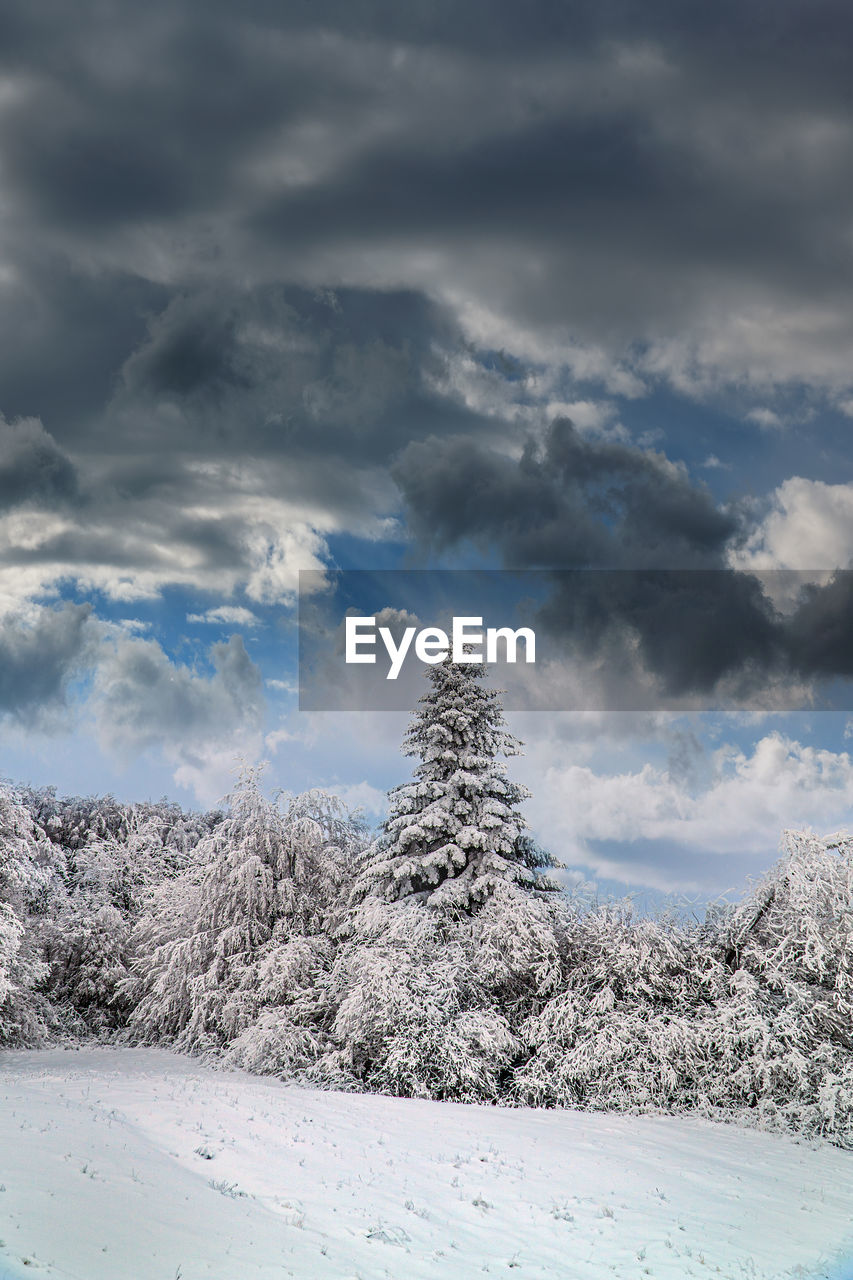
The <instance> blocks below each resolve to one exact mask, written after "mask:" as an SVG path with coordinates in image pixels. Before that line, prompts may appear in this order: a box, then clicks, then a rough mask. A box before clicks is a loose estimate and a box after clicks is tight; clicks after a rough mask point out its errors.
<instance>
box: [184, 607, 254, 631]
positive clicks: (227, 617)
mask: <svg viewBox="0 0 853 1280" xmlns="http://www.w3.org/2000/svg"><path fill="white" fill-rule="evenodd" d="M187 622H202V623H204V622H209V623H211V624H214V625H216V624H220V623H222V624H224V625H225V626H235V627H256V626H257V625H258V622H259V619H258V617H257V616H256V615H255V614H254V613H252V611H251V609H244V608H243V607H242V605H231V604H222V605H219V606H217V608H215V609H208V610H206V612H205V613H188V614H187Z"/></svg>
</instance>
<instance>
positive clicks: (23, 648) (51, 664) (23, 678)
mask: <svg viewBox="0 0 853 1280" xmlns="http://www.w3.org/2000/svg"><path fill="white" fill-rule="evenodd" d="M90 613H91V609H90V607H89V606H88V605H72V604H66V605H63V606H62V607H61V608H57V609H40V610H38V611H37V612H36V613H35V616H24V617H22V616H20V615H16V614H12V615H6V616H5V617H4V618H3V619H2V621H0V715H8V716H11V717H12V718H14V719H16V720H17V721H19V722H20V723H21V724H23V725H25V726H28V727H30V728H33V727H38V726H39V725H40V724H42V723H44V721H45V718H46V717H49V716H50V715H51V714H52V713H55V712H58V711H59V710H61V708H62V707H63V706H64V702H65V691H66V686H67V684H68V681H69V680H70V679H71V678H72V677H73V676H74V675H75V674H76V673H77V672H78V671H79V670H80V668H81V665H82V664H83V662H84V659H85V658H86V655H87V654H88V653H89V651H90V645H91V636H90V626H89V625H88V620H89V615H90Z"/></svg>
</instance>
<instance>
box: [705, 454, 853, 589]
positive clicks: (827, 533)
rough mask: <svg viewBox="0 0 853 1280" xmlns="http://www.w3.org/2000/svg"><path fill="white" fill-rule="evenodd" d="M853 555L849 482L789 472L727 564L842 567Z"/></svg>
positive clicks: (852, 490) (851, 488)
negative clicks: (752, 529) (786, 478)
mask: <svg viewBox="0 0 853 1280" xmlns="http://www.w3.org/2000/svg"><path fill="white" fill-rule="evenodd" d="M851 558H853V484H826V483H825V482H824V481H822V480H806V479H805V478H804V477H802V476H792V477H791V478H790V479H788V480H785V481H784V482H783V483H782V484H781V485H780V486H779V487H778V489H776V490H775V492H774V493H773V494H772V495H771V499H770V509H769V511H768V512H767V514H766V515H765V516H764V518H763V520H761V522H760V523H759V524H758V525H757V527H756V529H755V530H754V532H753V533H752V534H751V536H750V537H749V539H748V541H747V542H746V543H745V544H744V546H743V547H742V548H740V549H738V550H737V551H734V552H733V553H732V555H731V557H730V560H731V563H732V565H733V566H734V567H735V568H739V569H749V570H756V569H804V570H808V569H824V570H830V569H839V568H841V569H843V568H847V566H848V565H849V564H850V562H851Z"/></svg>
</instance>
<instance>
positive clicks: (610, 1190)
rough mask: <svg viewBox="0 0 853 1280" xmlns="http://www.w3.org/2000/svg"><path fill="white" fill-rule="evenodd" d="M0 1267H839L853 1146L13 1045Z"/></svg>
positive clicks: (672, 1272) (142, 1279)
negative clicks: (330, 1087)
mask: <svg viewBox="0 0 853 1280" xmlns="http://www.w3.org/2000/svg"><path fill="white" fill-rule="evenodd" d="M0 1241H2V1243H0V1280H22V1278H23V1277H30V1278H34V1277H45V1276H49V1277H57V1280H60V1278H63V1277H68V1278H73V1280H202V1278H204V1280H210V1278H211V1277H213V1278H214V1280H284V1278H285V1277H291V1276H294V1277H300V1278H304V1280H357V1278H360V1280H374V1277H375V1278H376V1280H380V1278H381V1280H386V1278H387V1277H391V1278H392V1280H420V1278H421V1277H436V1278H437V1280H438V1278H440V1277H448V1278H449V1277H453V1280H467V1278H468V1277H471V1278H474V1277H478V1276H483V1275H489V1276H493V1277H494V1276H506V1277H507V1278H508V1280H509V1277H515V1276H518V1277H519V1278H520V1280H538V1278H539V1277H549V1278H551V1277H555V1278H561V1280H562V1278H566V1280H602V1278H603V1277H608V1280H610V1278H612V1277H613V1276H616V1277H618V1278H619V1280H635V1278H636V1280H645V1278H646V1277H658V1278H660V1280H687V1277H692V1276H696V1277H734V1278H736V1280H746V1278H749V1280H761V1278H764V1277H782V1276H801V1277H808V1278H809V1280H811V1278H815V1280H816V1278H817V1277H819V1276H833V1277H840V1276H841V1275H842V1274H853V1272H842V1270H841V1269H840V1259H841V1257H842V1255H843V1253H844V1252H845V1250H846V1251H847V1254H848V1256H849V1255H850V1254H853V1154H851V1153H848V1152H844V1151H840V1150H838V1149H836V1148H833V1147H830V1146H824V1145H822V1144H814V1143H805V1142H796V1141H794V1140H792V1139H790V1138H786V1137H782V1136H779V1135H774V1134H767V1133H759V1132H755V1131H752V1130H747V1129H742V1128H738V1127H736V1126H734V1125H721V1124H712V1123H710V1122H707V1121H702V1120H698V1119H680V1118H672V1117H652V1116H621V1115H604V1114H585V1113H581V1112H576V1111H545V1110H526V1109H525V1110H510V1109H504V1108H498V1107H488V1106H465V1105H459V1104H454V1103H441V1102H428V1101H419V1100H410V1099H401V1098H387V1097H376V1096H371V1095H363V1094H345V1093H331V1092H329V1093H327V1092H322V1091H318V1090H309V1089H304V1088H301V1087H298V1086H296V1085H292V1084H288V1083H282V1082H280V1081H275V1080H270V1079H262V1078H258V1077H255V1076H250V1075H247V1074H245V1073H243V1072H237V1071H216V1070H212V1069H210V1068H206V1067H203V1066H201V1065H199V1063H198V1062H197V1061H194V1060H192V1059H189V1058H183V1057H178V1056H176V1055H174V1054H171V1053H168V1052H166V1051H164V1050H154V1049H144V1050H143V1049H109V1048H92V1049H83V1050H62V1049H53V1050H46V1051H36V1052H6V1053H3V1054H2V1055H0Z"/></svg>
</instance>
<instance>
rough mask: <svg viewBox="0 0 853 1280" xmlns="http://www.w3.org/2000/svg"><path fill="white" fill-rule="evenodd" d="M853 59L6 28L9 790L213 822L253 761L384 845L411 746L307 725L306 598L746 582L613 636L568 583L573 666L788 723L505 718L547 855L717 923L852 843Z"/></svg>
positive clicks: (658, 716)
mask: <svg viewBox="0 0 853 1280" xmlns="http://www.w3.org/2000/svg"><path fill="white" fill-rule="evenodd" d="M851 41H853V12H852V11H851V9H850V6H849V5H848V4H846V3H841V2H837V3H830V2H829V0H826V2H824V0H809V3H805V2H804V0H797V2H796V3H794V2H792V0H778V2H777V3H775V4H774V5H772V6H768V5H765V4H763V3H762V4H759V3H757V0H756V2H753V0H737V3H731V2H726V0H721V2H720V3H717V4H715V5H694V6H691V5H688V6H685V5H683V4H681V5H676V4H672V3H667V2H666V0H652V2H651V3H646V4H643V5H642V6H638V5H624V4H620V3H603V2H602V0H595V2H594V3H589V4H583V3H565V2H563V0H561V2H559V3H558V2H557V0H530V3H527V4H525V5H523V6H520V5H510V4H506V3H500V0H498V3H495V2H494V0H490V2H489V3H488V4H487V3H485V0H466V3H465V4H463V5H461V6H460V5H458V4H456V5H451V4H449V3H445V2H444V0H433V2H432V3H420V2H419V0H418V2H416V3H408V4H404V5H401V4H398V3H367V2H366V0H364V2H362V0H348V3H347V4H345V5H344V4H335V3H323V2H320V3H317V2H316V0H315V2H313V3H311V4H310V5H308V4H304V3H301V0H285V3H276V4H272V3H269V0H254V2H253V0H249V2H248V3H246V4H244V5H241V6H240V7H239V10H238V7H237V6H235V5H233V4H231V5H225V4H223V3H221V0H208V2H207V3H206V4H204V5H201V4H199V3H197V2H196V3H189V2H188V0H178V2H177V3H176V2H175V0H169V3H168V4H163V3H158V0H154V2H153V3H150V4H147V5H145V6H140V5H132V4H130V3H128V2H126V0H119V3H116V4H110V5H104V4H101V3H85V0H84V3H82V4H79V5H75V6H74V8H73V12H72V10H71V9H70V8H69V7H68V6H63V5H60V4H56V3H52V2H51V0H48V2H46V3H42V4H39V5H35V6H34V5H31V4H24V3H23V2H22V0H18V3H17V5H16V4H15V3H14V2H13V3H10V4H7V5H5V6H4V9H3V14H2V16H0V326H2V341H0V412H1V413H2V419H0V610H2V616H0V713H2V728H0V734H2V736H0V771H2V772H3V773H4V774H5V775H6V776H9V777H12V778H15V779H18V780H21V781H30V782H33V783H38V784H44V783H54V784H56V785H57V786H58V788H59V789H60V790H61V791H74V792H105V791H109V790H111V791H113V792H115V793H116V794H117V795H120V796H122V797H124V798H128V799H129V798H146V797H149V796H158V795H161V794H164V793H166V794H169V795H170V796H174V797H175V798H177V799H179V800H181V801H182V802H183V803H187V804H208V803H212V802H213V801H215V800H216V799H217V797H218V796H220V795H221V794H222V793H223V792H224V791H225V790H227V789H228V786H229V785H230V782H231V780H232V770H233V768H234V761H235V758H236V757H238V756H239V757H242V758H244V759H256V758H259V757H266V758H268V759H269V760H270V769H269V775H268V776H269V778H270V781H271V784H275V785H280V786H284V787H286V788H288V789H293V790H295V789H301V788H302V787H305V786H308V785H312V784H318V785H333V786H335V787H337V788H338V789H339V790H340V791H341V792H342V794H344V795H345V796H346V797H347V798H349V799H350V800H352V801H353V802H354V803H362V804H364V805H365V807H366V809H367V810H368V812H369V813H370V814H371V816H376V815H377V814H378V813H379V811H380V806H381V798H382V794H383V792H384V790H385V789H386V788H387V787H388V786H389V785H392V784H393V783H395V782H398V781H401V780H402V779H403V778H404V777H405V776H407V770H408V767H409V766H408V763H407V762H406V761H404V760H403V759H402V758H401V757H400V755H399V750H398V747H399V740H400V735H401V732H402V729H403V727H404V725H405V720H406V717H405V715H400V714H394V713H390V712H384V713H374V714H371V713H368V712H323V713H309V712H301V713H300V712H299V711H298V710H297V707H296V699H295V695H294V684H295V679H296V670H295V636H294V595H295V588H296V583H297V575H298V571H299V570H300V569H315V570H321V569H323V568H324V567H332V568H359V569H388V568H395V567H398V566H405V567H407V568H411V567H418V568H430V567H438V566H441V567H444V568H456V567H465V566H470V565H478V566H483V565H486V566H489V567H492V568H501V567H509V568H513V569H520V570H524V569H527V568H537V569H545V570H559V569H565V568H583V567H586V566H593V567H596V568H599V569H601V568H604V569H614V568H615V569H622V570H629V571H634V570H643V571H645V570H650V569H651V570H656V569H667V570H681V571H687V572H688V574H695V573H699V572H700V571H706V570H716V571H717V573H716V574H714V575H711V578H709V579H708V580H709V581H710V580H713V581H714V582H715V583H716V584H717V585H716V586H715V594H714V596H713V600H712V603H711V606H708V605H707V602H706V605H705V614H704V615H703V616H704V619H705V621H704V622H703V623H702V624H701V626H700V625H699V623H697V622H696V616H695V615H694V614H691V613H690V608H691V607H692V606H690V602H689V600H688V601H687V604H686V605H684V602H683V601H682V600H681V599H679V601H678V602H677V607H674V608H670V609H669V612H666V610H665V609H664V611H663V612H661V610H662V608H663V606H662V602H661V600H660V599H659V598H658V597H657V596H655V595H654V594H652V595H651V596H649V597H645V596H644V597H643V598H642V599H640V598H638V596H639V594H640V593H639V589H637V588H635V589H634V591H633V594H631V596H630V599H626V598H623V597H620V598H619V599H616V600H614V601H611V605H612V613H611V614H608V617H607V619H606V620H605V622H606V625H604V624H602V622H601V619H600V618H599V620H598V623H597V624H596V628H597V629H593V630H592V631H590V630H589V629H588V628H586V629H585V627H584V625H582V621H583V620H581V621H580V622H579V621H578V617H577V608H576V606H575V604H574V603H573V602H572V601H571V600H568V601H567V599H566V598H565V592H561V589H560V585H559V578H558V576H556V575H555V579H554V581H555V588H554V593H553V598H552V600H551V601H550V604H549V606H548V608H549V612H548V615H547V618H546V621H548V623H549V625H550V626H551V628H552V630H553V631H554V632H555V633H556V634H560V633H561V629H566V628H568V629H570V630H572V629H573V634H575V635H576V636H578V635H580V637H581V639H585V642H586V643H585V645H584V644H582V645H581V646H580V648H581V650H582V652H581V654H580V657H578V656H577V653H576V651H575V649H574V648H572V650H571V652H570V651H569V648H567V650H566V658H565V662H566V670H565V671H564V672H563V676H564V677H565V678H567V679H568V678H572V673H571V670H570V667H571V663H572V662H573V661H575V659H577V661H578V662H580V663H581V664H582V663H583V662H586V663H587V666H589V664H590V663H592V662H593V660H594V658H595V655H596V653H597V652H599V651H600V647H601V646H605V647H606V648H607V650H608V652H610V653H611V655H612V654H613V653H621V654H622V657H623V659H624V661H628V658H626V657H625V655H626V654H630V655H632V657H631V662H632V663H634V666H635V667H636V670H634V669H633V668H632V671H633V675H635V676H637V678H640V677H642V676H649V672H651V677H653V678H654V679H656V680H658V681H662V682H663V684H664V685H665V686H667V687H669V688H675V689H676V691H677V692H680V693H683V694H685V695H686V696H689V695H690V694H691V693H692V692H695V691H696V690H698V691H699V692H700V693H704V692H707V690H708V688H709V687H710V686H715V685H716V684H717V683H718V682H719V681H720V680H722V681H723V682H725V681H729V682H730V685H731V681H733V680H734V681H735V683H737V681H738V680H740V681H741V683H742V682H743V680H744V679H747V678H748V681H750V680H751V681H753V684H754V683H755V682H754V680H753V677H754V676H755V674H756V672H759V673H760V675H761V681H760V682H759V683H761V685H762V688H763V689H764V691H765V694H766V696H765V698H764V700H763V701H761V700H760V699H759V701H758V702H755V701H753V702H751V703H749V704H748V705H746V704H744V705H740V704H739V705H737V706H732V705H729V706H728V707H727V708H726V709H724V710H718V711H715V712H707V711H706V712H702V713H698V712H693V713H687V712H684V713H682V714H676V713H675V712H673V711H672V710H667V711H663V710H660V709H657V708H655V707H654V706H653V705H652V706H649V707H648V708H646V709H645V710H631V711H629V710H627V709H626V710H624V711H620V710H619V709H618V706H617V707H616V708H615V709H614V708H613V707H612V706H611V707H610V709H609V710H606V711H603V710H596V709H594V708H593V709H589V710H586V711H584V712H575V713H571V712H559V713H557V712H554V713H551V714H548V713H543V712H536V713H532V712H531V713H519V714H518V715H514V716H513V727H514V728H515V729H516V730H517V731H518V732H519V733H520V734H521V736H522V737H524V738H525V739H526V742H527V754H526V756H525V757H524V759H523V760H520V761H518V762H517V763H516V764H515V765H514V766H513V768H514V771H515V773H516V775H517V776H520V777H521V778H522V779H523V780H524V781H526V782H527V783H528V785H530V787H531V789H532V790H533V791H534V793H535V794H534V799H533V801H531V803H530V805H529V816H530V819H531V821H532V823H533V826H534V829H535V831H536V833H537V835H538V836H539V837H540V838H541V839H542V840H543V842H545V843H546V844H548V845H549V846H550V847H552V848H553V849H554V851H555V852H556V853H557V854H558V855H559V856H560V857H561V858H562V859H563V860H564V861H566V862H567V863H569V864H570V865H571V866H572V867H577V868H580V869H582V870H583V872H584V874H586V875H589V876H592V877H595V878H598V879H600V880H603V881H606V882H608V883H610V882H622V883H627V884H629V885H632V886H638V887H641V888H642V887H647V888H651V889H657V890H660V889H664V890H666V889H674V890H677V891H683V892H686V893H694V894H696V895H699V896H701V897H704V896H707V895H709V894H714V893H717V892H720V891H722V890H725V889H727V888H730V887H735V888H739V887H741V886H742V885H743V884H744V882H745V878H746V877H747V876H748V875H752V874H756V873H757V872H759V871H760V870H761V869H762V868H763V867H765V866H767V865H768V864H769V863H770V862H771V861H772V860H773V858H774V857H775V851H776V849H777V846H778V840H779V835H780V832H781V830H782V829H783V828H784V827H786V826H799V825H804V824H809V825H812V826H814V827H815V828H816V829H819V830H822V831H827V830H835V829H838V828H839V827H841V826H844V825H847V824H849V823H850V822H851V820H853V755H851V752H853V744H851V740H850V738H849V736H848V716H847V715H846V714H845V713H844V712H843V711H841V710H837V711H826V710H814V711H803V710H799V711H792V710H791V707H792V705H794V703H795V702H797V704H798V705H801V704H802V700H803V698H802V697H800V696H799V695H803V696H804V697H805V700H806V701H808V696H809V692H810V690H811V688H812V686H813V683H814V681H815V680H816V679H817V678H821V679H824V680H826V679H829V680H832V679H836V678H838V679H839V680H841V681H843V680H844V679H845V678H846V677H849V676H850V674H851V671H853V611H851V608H850V604H849V603H848V602H849V601H850V600H851V598H853V592H851V589H850V583H849V581H848V579H846V578H844V577H841V578H835V579H833V578H832V576H831V575H832V571H833V570H837V569H846V568H847V567H848V566H849V564H850V561H851V556H853V470H851V465H850V458H851V449H850V433H851V431H852V430H853V359H851V355H853V289H851V283H853V281H851V276H853V164H851V155H853V103H852V102H851V96H850V91H849V61H848V51H849V48H850V45H851ZM733 569H737V570H739V571H740V573H739V574H738V575H734V574H733V573H731V572H729V571H730V570H733ZM782 569H784V570H804V571H808V572H807V580H808V582H810V583H812V584H813V585H812V586H811V587H810V588H809V589H808V590H807V592H806V594H805V595H803V594H802V593H800V594H799V595H797V594H796V593H794V594H793V595H792V594H790V593H789V594H788V595H786V593H785V592H784V591H782V590H781V589H779V587H778V583H779V582H780V581H781V579H779V578H778V577H777V578H776V579H774V578H772V576H769V575H768V573H767V571H769V570H782ZM762 574H764V576H763V577H762V576H761V575H762ZM756 575H758V576H756ZM628 577H629V578H630V575H628ZM626 580H628V579H626ZM638 581H639V579H638ZM774 584H775V585H774ZM683 605H684V608H683V607H682V606H683ZM592 612H594V611H592ZM585 616H586V615H585ZM684 618H692V619H693V625H689V626H688V625H686V624H685V625H684V626H683V627H682V621H683V619H684ZM700 622H701V618H700ZM848 623H849V626H848ZM709 636H710V639H709ZM848 636H849V637H850V640H849V641H848ZM573 655H574V656H573ZM720 655H722V656H720ZM617 668H618V663H617V664H616V667H612V668H611V675H612V671H613V670H615V669H617ZM599 674H600V673H599ZM651 677H650V678H651ZM556 678H559V673H558V675H556V676H555V679H556ZM575 678H577V672H575ZM584 678H585V677H584ZM750 687H752V685H751V686H750ZM793 691H796V692H797V694H798V698H797V699H795V698H793V697H792V692H793ZM843 701H844V699H843V698H842V699H841V702H842V703H843ZM848 702H849V699H848Z"/></svg>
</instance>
